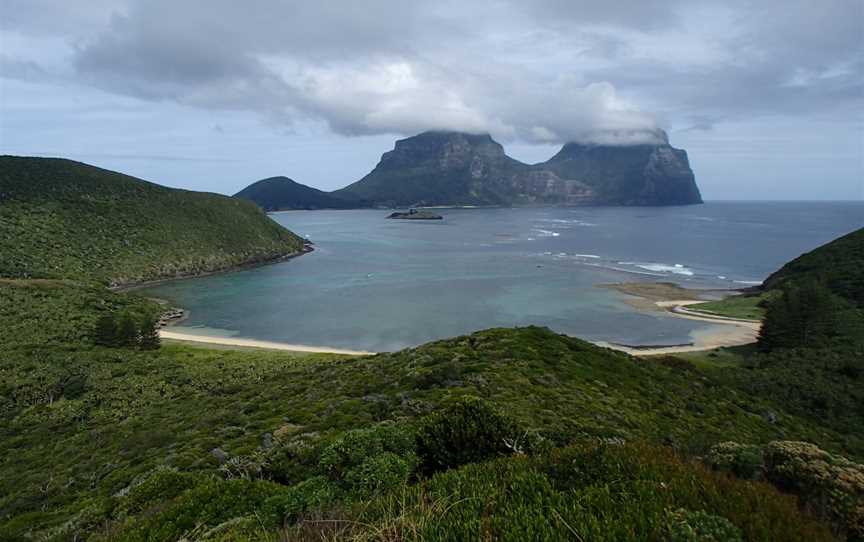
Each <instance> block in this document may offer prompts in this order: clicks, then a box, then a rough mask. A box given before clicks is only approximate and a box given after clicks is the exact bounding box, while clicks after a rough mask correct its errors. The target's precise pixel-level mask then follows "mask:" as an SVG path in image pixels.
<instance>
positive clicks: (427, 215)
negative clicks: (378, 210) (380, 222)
mask: <svg viewBox="0 0 864 542" xmlns="http://www.w3.org/2000/svg"><path fill="white" fill-rule="evenodd" d="M387 218H394V219H400V220H442V219H443V218H444V217H443V216H441V215H436V214H435V213H432V212H429V211H419V210H417V209H408V212H405V213H403V212H401V211H396V212H395V213H390V215H389V216H388V217H387Z"/></svg>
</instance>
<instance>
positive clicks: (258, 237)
mask: <svg viewBox="0 0 864 542" xmlns="http://www.w3.org/2000/svg"><path fill="white" fill-rule="evenodd" d="M302 248H303V242H302V240H301V239H300V238H299V237H297V236H296V235H294V234H292V233H291V232H289V231H288V230H286V229H285V228H283V227H281V226H279V225H278V224H276V223H275V222H273V221H272V220H270V219H269V218H268V217H267V216H266V215H265V214H264V213H263V212H262V211H261V210H260V209H258V208H257V207H256V206H255V204H253V203H251V202H247V201H243V200H240V199H235V198H229V197H225V196H220V195H216V194H205V193H199V192H189V191H186V190H175V189H171V188H166V187H163V186H159V185H156V184H152V183H149V182H146V181H142V180H140V179H136V178H134V177H130V176H127V175H123V174H120V173H115V172H112V171H107V170H104V169H100V168H97V167H93V166H90V165H87V164H82V163H79V162H73V161H71V160H63V159H54V158H24V157H14V156H2V157H0V276H4V277H13V278H49V279H77V280H82V279H84V280H98V281H100V282H102V283H110V284H112V285H121V284H127V283H135V282H140V281H146V280H152V279H159V278H167V277H176V276H183V275H194V274H198V273H202V272H209V271H218V270H222V269H229V268H232V267H235V266H239V265H245V264H251V263H256V262H264V261H269V260H274V259H277V258H279V257H282V256H285V255H288V254H293V253H297V252H299V251H300V250H302Z"/></svg>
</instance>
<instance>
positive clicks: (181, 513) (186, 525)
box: [108, 478, 287, 542]
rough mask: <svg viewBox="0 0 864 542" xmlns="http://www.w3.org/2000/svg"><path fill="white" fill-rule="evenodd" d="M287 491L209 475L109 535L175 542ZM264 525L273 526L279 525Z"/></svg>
mask: <svg viewBox="0 0 864 542" xmlns="http://www.w3.org/2000/svg"><path fill="white" fill-rule="evenodd" d="M286 491H287V488H285V487H284V486H281V485H279V484H274V483H272V482H267V481H261V480H257V481H249V480H220V479H218V478H212V479H210V480H208V481H205V482H203V483H201V484H198V485H197V486H195V487H193V488H192V489H190V490H188V491H186V492H184V493H182V494H180V495H179V496H178V497H176V498H175V499H173V500H170V501H167V502H166V503H165V505H164V506H163V507H161V509H159V510H157V511H156V512H155V513H153V514H149V515H142V516H139V517H137V518H135V519H134V520H132V521H130V522H128V523H126V524H125V525H122V526H121V527H120V528H119V531H118V532H116V533H113V534H111V535H110V536H109V537H108V538H109V539H110V540H118V541H125V542H133V541H142V542H143V541H146V542H162V541H164V542H174V541H176V540H181V539H184V538H189V537H190V535H193V534H194V533H204V532H206V531H207V530H209V529H211V528H213V527H217V526H219V525H221V524H222V523H224V522H226V521H231V520H233V519H234V518H238V517H243V516H246V515H250V514H254V513H256V512H257V511H258V510H259V509H260V508H261V507H262V506H263V505H264V503H265V502H266V501H267V500H268V499H270V498H272V497H275V496H278V495H282V494H285V493H286ZM264 527H266V528H269V529H275V528H277V527H278V524H275V523H270V524H267V525H264Z"/></svg>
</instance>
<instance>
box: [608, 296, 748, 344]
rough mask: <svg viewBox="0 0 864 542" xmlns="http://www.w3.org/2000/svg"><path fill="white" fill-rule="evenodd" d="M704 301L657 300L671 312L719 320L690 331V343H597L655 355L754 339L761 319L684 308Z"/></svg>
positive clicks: (694, 318)
mask: <svg viewBox="0 0 864 542" xmlns="http://www.w3.org/2000/svg"><path fill="white" fill-rule="evenodd" d="M696 303H703V301H694V300H692V299H686V300H685V299H679V300H671V301H657V302H656V305H657V306H658V307H660V308H662V309H664V310H666V311H668V312H669V314H671V315H673V316H677V317H678V318H687V319H688V320H700V321H703V322H711V323H712V324H720V325H722V326H723V327H722V328H717V329H712V330H710V331H701V332H700V331H696V332H694V333H693V344H691V345H681V346H663V347H657V348H631V347H627V346H623V345H617V344H609V343H598V344H600V346H605V347H608V348H614V349H615V350H621V351H622V352H627V353H628V354H632V355H634V356H656V355H658V354H675V353H679V352H698V351H700V350H713V349H714V348H720V347H721V346H741V345H744V344H750V343H753V342H756V339H757V337H758V336H759V329H760V328H761V327H762V324H761V322H754V321H751V320H739V319H736V318H728V317H725V316H714V315H711V314H707V313H704V312H698V311H694V310H690V309H687V308H685V307H686V306H687V305H693V304H696Z"/></svg>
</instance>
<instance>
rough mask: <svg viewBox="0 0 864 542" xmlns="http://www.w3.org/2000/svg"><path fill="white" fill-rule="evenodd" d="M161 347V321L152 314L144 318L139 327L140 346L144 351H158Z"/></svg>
mask: <svg viewBox="0 0 864 542" xmlns="http://www.w3.org/2000/svg"><path fill="white" fill-rule="evenodd" d="M161 345H162V341H161V340H160V339H159V319H158V318H156V317H155V316H153V315H151V314H146V315H144V316H142V317H141V319H140V320H139V325H138V346H140V347H141V348H142V349H144V350H157V349H158V348H159V347H160V346H161Z"/></svg>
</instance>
